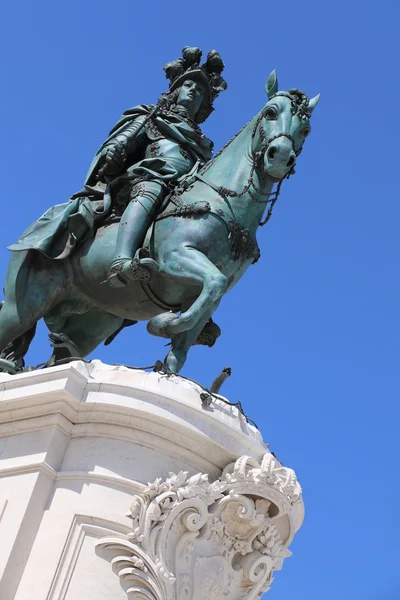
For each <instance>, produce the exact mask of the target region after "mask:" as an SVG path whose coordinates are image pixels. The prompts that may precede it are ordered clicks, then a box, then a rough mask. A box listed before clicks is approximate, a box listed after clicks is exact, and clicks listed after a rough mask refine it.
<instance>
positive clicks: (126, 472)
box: [0, 361, 303, 600]
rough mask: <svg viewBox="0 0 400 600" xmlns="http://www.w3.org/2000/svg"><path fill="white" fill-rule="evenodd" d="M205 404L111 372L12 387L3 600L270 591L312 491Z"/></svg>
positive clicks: (3, 465) (4, 472)
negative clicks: (304, 490) (305, 497)
mask: <svg viewBox="0 0 400 600" xmlns="http://www.w3.org/2000/svg"><path fill="white" fill-rule="evenodd" d="M201 392H202V390H201V388H199V387H198V386H197V385H195V384H192V383H190V382H188V381H185V380H184V379H182V378H180V377H176V376H171V377H167V376H165V375H160V374H158V373H145V372H143V371H135V370H131V369H127V368H125V367H109V366H107V365H104V364H102V363H100V362H99V361H93V362H92V363H90V364H86V363H83V362H74V363H70V364H69V365H65V366H60V367H53V368H51V369H45V370H41V371H36V372H32V373H25V374H22V375H14V376H9V375H6V374H2V375H1V376H0V598H1V600H14V599H15V600H100V599H101V600H126V599H127V598H130V599H133V598H135V599H140V600H144V599H146V600H167V599H169V598H170V599H171V600H172V599H174V600H184V599H185V600H200V599H201V600H206V599H207V600H217V599H220V598H222V597H223V598H225V599H226V600H230V599H239V598H246V599H249V598H253V597H257V596H258V595H260V594H261V593H262V591H265V590H267V589H268V587H269V585H270V582H271V581H272V573H273V571H274V570H276V569H278V568H280V567H281V563H282V561H283V559H284V558H285V557H286V556H289V555H290V553H289V552H288V550H287V547H288V545H289V544H290V542H291V540H292V539H293V536H294V534H295V532H296V531H297V530H298V528H299V527H300V525H301V522H302V519H303V504H302V500H301V491H300V486H299V485H298V483H297V481H296V478H295V475H294V472H293V471H291V470H290V469H286V468H283V467H282V466H281V465H280V463H279V462H278V461H277V460H276V459H274V457H273V456H272V455H271V454H270V453H269V452H268V450H267V448H266V446H265V445H264V443H263V441H262V439H261V436H260V434H259V432H258V431H257V430H256V429H255V428H254V427H252V426H250V425H249V424H247V423H246V420H245V418H244V417H243V416H242V415H241V414H240V413H238V411H237V409H235V408H233V407H230V406H227V405H226V404H223V403H222V402H221V401H219V400H214V401H213V402H212V404H211V406H210V407H206V408H204V407H203V406H202V402H201V399H200V393H201ZM174 474H175V475H174ZM148 482H150V483H153V482H155V483H154V484H152V485H148Z"/></svg>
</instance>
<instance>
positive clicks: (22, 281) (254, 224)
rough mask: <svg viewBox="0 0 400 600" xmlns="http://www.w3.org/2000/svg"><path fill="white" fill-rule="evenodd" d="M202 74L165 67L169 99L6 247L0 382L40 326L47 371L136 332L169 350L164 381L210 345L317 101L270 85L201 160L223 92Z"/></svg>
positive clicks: (132, 120)
mask: <svg viewBox="0 0 400 600" xmlns="http://www.w3.org/2000/svg"><path fill="white" fill-rule="evenodd" d="M200 60H201V51H200V50H199V49H198V48H188V47H187V48H184V50H183V52H182V58H179V59H178V60H176V61H174V62H172V63H169V64H168V65H166V66H165V67H164V69H165V71H166V74H167V77H168V78H169V80H170V88H169V91H168V93H166V94H164V95H163V96H162V97H161V98H160V100H159V102H158V104H157V105H156V106H153V105H141V106H137V107H135V108H132V109H129V110H127V111H125V113H124V114H123V115H122V117H121V119H120V120H119V121H118V123H117V124H116V126H115V127H114V128H113V129H112V131H111V132H110V135H109V137H108V138H107V140H106V142H105V143H104V144H103V145H102V146H101V148H100V149H99V151H98V152H97V153H96V156H95V157H94V160H93V162H92V165H91V166H90V169H89V173H88V176H87V178H86V181H85V185H84V188H83V189H82V190H81V191H80V192H78V193H77V194H74V196H72V198H71V200H70V201H69V202H67V203H65V204H60V205H57V206H53V207H52V208H50V209H49V210H48V211H46V213H45V214H44V215H43V216H42V217H40V219H39V220H38V221H36V222H35V223H33V224H32V225H31V226H30V227H29V228H28V229H27V230H26V231H25V232H24V233H23V235H22V236H21V238H20V239H19V240H18V241H17V242H16V243H15V244H13V245H12V246H10V250H12V251H13V254H12V257H11V260H10V265H9V269H8V273H7V277H6V283H5V301H4V302H3V305H2V309H1V311H0V349H3V350H2V352H1V355H0V368H3V369H4V370H7V371H9V372H17V371H19V370H22V369H23V368H24V355H25V354H26V352H27V350H28V347H29V344H30V342H31V340H32V338H33V336H34V334H35V327H36V323H37V321H38V320H39V319H40V318H44V320H45V322H46V324H47V326H48V328H49V329H50V331H51V333H50V339H51V341H52V342H53V344H52V345H53V346H54V352H53V356H52V358H51V359H50V360H49V362H48V364H49V365H50V364H54V363H55V362H57V360H60V359H61V358H67V357H69V356H81V357H84V356H86V355H88V354H89V353H90V352H92V351H93V350H94V349H95V348H96V347H97V346H98V345H99V344H100V343H101V342H103V341H106V343H110V341H112V339H113V338H114V337H115V335H116V334H117V333H118V332H119V331H120V330H121V329H122V328H123V327H125V326H127V325H130V324H132V323H134V322H136V321H138V320H147V321H148V326H147V328H148V331H149V332H150V333H152V334H153V335H157V336H161V337H165V338H170V339H171V347H170V350H169V352H168V355H167V357H166V359H165V366H166V367H167V369H169V370H170V371H172V372H174V373H177V372H179V370H180V369H181V368H182V366H183V364H184V362H185V360H186V356H187V352H188V350H189V348H190V347H191V346H192V345H193V344H195V343H203V344H207V345H210V346H211V345H212V344H213V343H214V341H215V339H216V337H218V335H219V333H220V331H219V328H218V326H217V325H216V324H215V323H214V322H213V321H212V319H211V316H212V314H213V312H214V311H215V310H216V308H217V306H218V304H219V302H220V300H221V298H222V296H223V295H224V294H225V293H226V292H227V291H229V290H230V289H231V288H232V287H233V286H234V285H235V284H236V283H237V282H238V281H239V279H240V278H241V277H242V275H243V274H244V272H245V271H246V269H247V268H248V267H249V266H250V265H251V264H253V263H254V262H256V261H257V260H258V258H259V250H258V246H257V241H256V232H257V229H258V227H259V226H260V224H264V223H265V222H266V221H267V220H268V219H269V217H270V215H271V212H272V208H273V206H274V203H275V201H276V199H277V197H278V195H279V191H280V187H281V184H282V181H283V180H284V179H285V178H286V177H288V176H289V175H290V174H292V173H293V172H294V166H295V163H296V159H297V156H298V155H299V154H300V152H301V150H302V148H303V143H304V139H305V137H306V136H307V135H308V134H309V132H310V123H309V120H310V117H311V114H312V111H313V109H314V108H315V106H316V104H317V102H318V99H319V97H318V96H317V97H315V98H313V99H311V100H310V99H309V98H308V97H307V96H306V95H305V94H304V93H303V92H301V91H299V90H296V89H292V90H289V91H288V92H280V91H278V82H277V78H276V74H275V72H272V73H271V75H270V76H269V78H268V80H267V84H266V90H267V95H268V101H267V103H266V105H265V106H264V107H263V108H262V110H261V111H260V112H259V113H258V114H257V115H256V116H255V117H254V118H253V119H252V120H251V121H250V122H249V123H247V125H245V126H244V127H243V129H242V130H241V131H240V132H239V133H238V134H237V135H236V136H235V137H234V138H233V139H232V140H231V141H230V142H229V143H228V144H227V145H226V146H225V147H224V148H223V149H222V150H221V151H220V152H219V153H218V154H217V155H216V156H215V157H214V158H211V155H212V142H211V141H210V140H208V139H207V138H206V137H205V136H204V135H203V134H202V132H201V130H200V127H199V124H200V123H201V122H203V121H204V120H205V119H206V118H207V117H208V115H209V114H210V113H211V111H212V110H213V103H214V100H215V98H216V97H217V96H218V94H219V93H220V92H222V91H223V90H225V89H226V83H225V81H224V80H223V78H222V76H221V73H222V71H223V68H224V65H223V62H222V60H221V57H220V56H219V54H218V53H217V52H215V51H212V52H210V53H209V54H208V56H207V60H206V61H205V63H204V64H203V65H200ZM275 185H276V186H277V189H276V190H275V191H273V188H274V186H275ZM263 215H265V217H264V219H263Z"/></svg>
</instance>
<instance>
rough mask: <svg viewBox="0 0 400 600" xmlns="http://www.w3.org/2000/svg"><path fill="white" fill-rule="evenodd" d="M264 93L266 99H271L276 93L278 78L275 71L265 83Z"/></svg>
mask: <svg viewBox="0 0 400 600" xmlns="http://www.w3.org/2000/svg"><path fill="white" fill-rule="evenodd" d="M265 91H266V92H267V96H268V98H271V97H272V96H273V95H274V94H276V92H277V91H278V77H277V75H276V71H275V69H274V70H273V71H272V73H271V75H270V76H269V77H268V79H267V81H266V82H265Z"/></svg>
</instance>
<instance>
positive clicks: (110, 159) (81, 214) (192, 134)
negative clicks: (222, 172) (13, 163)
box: [9, 47, 226, 287]
mask: <svg viewBox="0 0 400 600" xmlns="http://www.w3.org/2000/svg"><path fill="white" fill-rule="evenodd" d="M201 56H202V52H201V50H200V49H199V48H190V47H186V48H184V49H183V51H182V58H178V59H177V60H175V61H173V62H170V63H168V64H167V65H165V66H164V70H165V73H166V76H167V78H168V79H169V80H170V86H169V91H168V92H167V93H166V94H163V96H162V97H161V99H160V101H159V102H158V104H157V106H153V105H140V106H136V107H134V108H131V109H129V110H127V111H125V112H124V113H123V115H122V116H121V118H120V120H119V121H118V123H117V124H116V125H115V127H114V128H113V129H112V130H111V132H110V135H109V137H108V139H107V140H106V141H105V143H104V144H103V145H102V146H101V148H100V149H99V150H98V152H97V153H96V155H95V157H94V159H93V162H92V164H91V166H90V168H89V172H88V175H87V177H86V181H85V185H84V188H83V189H82V190H80V191H79V192H78V193H76V194H74V195H73V196H72V198H71V199H70V201H69V202H66V203H64V204H58V205H55V206H52V207H51V208H49V209H48V210H47V211H46V212H45V213H44V214H43V215H42V216H41V217H40V218H39V219H38V220H37V221H35V222H34V223H33V224H32V225H31V226H30V227H28V229H27V230H26V231H25V232H24V233H23V234H22V236H21V237H20V238H19V240H18V241H17V242H16V243H15V244H12V245H11V246H9V249H10V250H12V251H14V252H20V251H26V250H37V251H39V252H41V253H43V254H45V255H46V256H47V257H49V258H51V259H55V260H61V259H65V258H67V257H68V256H69V255H71V254H72V253H73V252H74V249H75V248H76V247H77V245H78V244H79V243H80V242H82V241H84V240H86V239H88V238H90V237H92V236H94V235H95V232H96V229H98V228H99V227H101V226H102V224H105V223H107V220H110V219H112V220H114V221H115V220H116V219H118V218H119V217H120V224H119V229H118V235H117V247H116V253H115V256H114V260H113V261H112V264H111V265H110V268H109V271H108V273H107V282H108V283H109V284H110V285H112V286H115V287H119V286H124V285H125V284H126V283H128V282H129V281H131V280H133V279H148V278H149V277H150V272H149V270H148V268H147V267H150V268H157V267H158V265H157V263H155V261H154V260H152V259H151V258H149V257H146V256H143V255H145V251H143V250H141V246H142V245H143V242H144V238H145V235H146V232H147V230H148V228H149V226H150V225H151V223H152V221H153V220H154V217H155V214H156V213H157V211H158V210H159V209H160V207H161V204H162V202H163V200H164V198H165V197H166V195H167V193H168V192H169V191H170V190H171V187H172V186H173V185H177V183H178V182H179V180H180V178H182V177H185V176H186V175H188V174H190V173H191V172H192V171H193V173H194V172H195V171H196V169H198V168H199V167H200V166H201V165H203V164H205V163H206V162H207V161H208V160H210V158H211V155H212V146H213V144H212V142H211V141H210V140H209V139H208V138H207V137H206V136H205V135H204V134H203V133H202V132H201V129H200V127H199V123H202V122H203V121H205V120H206V119H207V117H208V116H209V115H210V114H211V112H212V111H213V102H214V100H215V98H216V97H217V96H218V94H219V93H220V92H222V91H224V90H225V89H226V82H225V81H224V79H223V78H222V77H221V73H222V71H223V69H224V63H223V62H222V59H221V57H220V55H219V54H218V52H216V51H215V50H212V51H211V52H209V53H208V56H207V59H206V62H205V63H204V64H203V65H201V66H200V60H201Z"/></svg>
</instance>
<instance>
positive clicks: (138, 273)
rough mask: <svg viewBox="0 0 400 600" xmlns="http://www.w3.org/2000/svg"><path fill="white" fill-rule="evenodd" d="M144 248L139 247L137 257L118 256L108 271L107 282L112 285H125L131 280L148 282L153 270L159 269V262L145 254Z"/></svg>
mask: <svg viewBox="0 0 400 600" xmlns="http://www.w3.org/2000/svg"><path fill="white" fill-rule="evenodd" d="M143 254H144V252H143V249H142V248H139V250H137V251H136V254H135V258H133V259H131V258H117V259H116V260H114V261H113V262H112V264H111V267H110V269H109V271H108V273H107V279H106V282H107V283H108V284H109V285H110V286H111V287H124V286H125V285H127V284H128V283H130V282H131V281H143V282H148V281H150V279H151V276H152V274H151V271H159V270H160V267H159V266H158V263H157V262H156V261H155V260H153V259H152V258H150V257H149V256H144V257H143V258H142V257H141V255H143Z"/></svg>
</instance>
